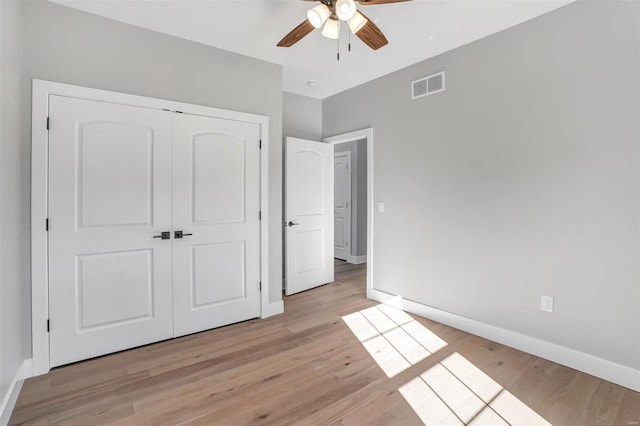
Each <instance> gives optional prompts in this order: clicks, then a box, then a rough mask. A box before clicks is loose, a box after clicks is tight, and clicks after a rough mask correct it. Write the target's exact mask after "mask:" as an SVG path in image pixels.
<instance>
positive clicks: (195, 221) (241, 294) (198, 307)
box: [173, 114, 260, 335]
mask: <svg viewBox="0 0 640 426" xmlns="http://www.w3.org/2000/svg"><path fill="white" fill-rule="evenodd" d="M259 135H260V127H259V125H258V124H255V123H246V122H240V121H232V120H224V119H218V118H210V117H202V116H192V115H186V114H183V115H176V116H175V117H174V137H173V153H174V161H173V194H174V197H173V217H174V234H175V231H178V232H182V234H183V237H182V238H177V239H175V241H174V258H173V286H174V321H175V333H176V335H184V334H189V333H193V332H197V331H201V330H206V329H210V328H214V327H219V326H222V325H226V324H231V323H235V322H239V321H244V320H247V319H250V318H256V317H258V316H259V315H260V290H259V286H260V221H259V210H260V148H259ZM177 235H178V237H179V234H177Z"/></svg>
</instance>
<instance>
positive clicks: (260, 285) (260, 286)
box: [259, 281, 262, 291]
mask: <svg viewBox="0 0 640 426" xmlns="http://www.w3.org/2000/svg"><path fill="white" fill-rule="evenodd" d="M259 288H260V291H262V281H260V284H259Z"/></svg>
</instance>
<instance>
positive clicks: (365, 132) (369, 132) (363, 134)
mask: <svg viewBox="0 0 640 426" xmlns="http://www.w3.org/2000/svg"><path fill="white" fill-rule="evenodd" d="M362 139H365V140H366V143H367V272H366V273H367V299H371V296H372V292H373V262H374V250H373V230H374V227H373V225H374V218H373V212H374V210H373V207H374V200H373V127H369V128H366V129H361V130H356V131H353V132H349V133H342V134H338V135H335V136H330V137H326V138H324V139H323V141H324V142H326V143H330V144H339V143H346V142H352V141H359V140H362ZM352 204H353V202H352ZM352 226H353V224H352Z"/></svg>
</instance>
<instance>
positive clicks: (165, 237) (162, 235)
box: [153, 231, 171, 240]
mask: <svg viewBox="0 0 640 426" xmlns="http://www.w3.org/2000/svg"><path fill="white" fill-rule="evenodd" d="M153 238H160V239H161V240H170V239H171V232H169V231H165V232H161V233H160V235H154V236H153Z"/></svg>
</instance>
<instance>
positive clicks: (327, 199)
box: [284, 137, 334, 295]
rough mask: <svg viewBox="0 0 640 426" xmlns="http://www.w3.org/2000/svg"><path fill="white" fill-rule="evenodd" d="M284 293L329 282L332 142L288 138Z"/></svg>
mask: <svg viewBox="0 0 640 426" xmlns="http://www.w3.org/2000/svg"><path fill="white" fill-rule="evenodd" d="M285 166H286V170H285V173H286V180H285V182H286V186H285V217H284V219H285V228H286V237H285V264H286V267H285V268H286V272H285V277H286V281H285V293H286V294H287V295H291V294H294V293H298V292H301V291H304V290H308V289H311V288H313V287H317V286H319V285H322V284H326V283H330V282H333V279H334V266H333V245H334V244H333V189H334V188H333V179H334V176H333V146H332V145H329V144H325V143H322V142H314V141H309V140H304V139H297V138H291V137H288V138H287V140H286V159H285Z"/></svg>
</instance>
